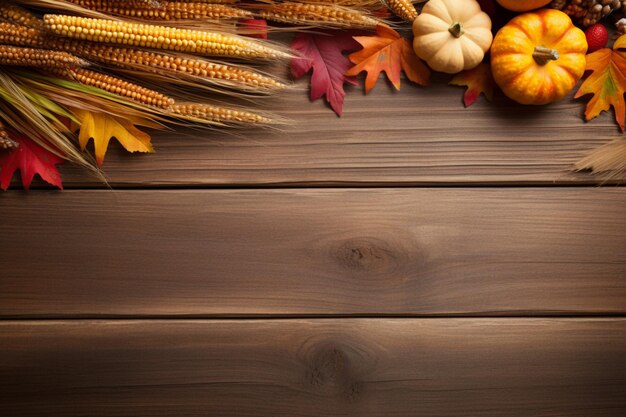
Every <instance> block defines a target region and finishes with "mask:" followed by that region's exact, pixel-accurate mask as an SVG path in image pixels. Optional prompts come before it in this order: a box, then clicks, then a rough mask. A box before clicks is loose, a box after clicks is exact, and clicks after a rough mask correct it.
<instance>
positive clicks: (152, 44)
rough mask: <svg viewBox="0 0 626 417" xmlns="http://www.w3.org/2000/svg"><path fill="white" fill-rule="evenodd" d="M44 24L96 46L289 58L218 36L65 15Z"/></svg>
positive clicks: (259, 45)
mask: <svg viewBox="0 0 626 417" xmlns="http://www.w3.org/2000/svg"><path fill="white" fill-rule="evenodd" d="M44 24H45V28H46V29H47V30H48V31H50V32H51V33H54V34H55V35H58V36H63V37H69V38H73V39H81V40H88V41H94V42H104V43H114V44H121V45H128V46H139V47H144V48H153V49H164V50H173V51H179V52H186V53H192V54H200V55H213V56H229V57H235V58H248V59H252V58H262V59H277V58H288V57H289V55H288V54H287V53H285V52H282V51H280V50H277V49H274V48H271V47H269V46H267V45H264V44H263V43H260V42H257V41H253V40H250V39H245V38H242V37H239V36H235V35H228V34H221V33H216V32H205V31H199V30H191V29H180V28H174V27H168V26H156V25H147V24H140V23H129V22H122V21H114V20H108V19H91V18H84V17H76V16H65V15H45V16H44Z"/></svg>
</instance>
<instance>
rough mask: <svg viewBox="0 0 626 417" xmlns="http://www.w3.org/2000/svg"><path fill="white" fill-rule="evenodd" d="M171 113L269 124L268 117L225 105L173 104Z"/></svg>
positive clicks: (224, 122) (196, 118)
mask: <svg viewBox="0 0 626 417" xmlns="http://www.w3.org/2000/svg"><path fill="white" fill-rule="evenodd" d="M171 111H172V114H174V115H176V116H183V117H185V118H189V119H192V120H194V119H195V120H201V121H204V122H215V123H220V124H232V123H236V124H238V123H246V124H271V123H272V120H271V119H270V118H268V117H265V116H261V115H259V114H256V113H252V112H248V111H245V110H237V109H230V108H226V107H219V106H212V105H208V104H196V103H191V104H175V105H174V106H172V109H171Z"/></svg>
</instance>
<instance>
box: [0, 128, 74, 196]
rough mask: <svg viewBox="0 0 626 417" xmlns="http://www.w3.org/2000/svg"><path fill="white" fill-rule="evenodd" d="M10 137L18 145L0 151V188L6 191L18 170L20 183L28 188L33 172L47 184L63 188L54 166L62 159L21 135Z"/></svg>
mask: <svg viewBox="0 0 626 417" xmlns="http://www.w3.org/2000/svg"><path fill="white" fill-rule="evenodd" d="M11 139H13V140H14V141H16V142H18V143H19V144H20V146H19V147H18V148H16V149H13V150H11V151H6V152H0V188H2V189H3V190H4V191H6V190H7V189H8V188H9V185H11V178H12V177H13V174H14V173H15V171H17V170H19V171H20V173H21V176H22V185H23V186H24V189H26V190H28V189H29V188H30V184H31V182H32V181H33V177H34V176H35V174H39V176H40V177H41V178H42V179H43V180H44V181H46V182H47V183H48V184H51V185H54V186H56V187H58V188H60V189H63V184H62V183H61V175H60V174H59V171H58V170H57V168H56V166H55V165H56V164H60V163H61V162H63V161H64V160H63V159H62V158H60V157H58V156H56V155H55V154H53V153H51V152H49V151H47V150H46V149H44V148H42V147H41V146H39V145H37V144H36V143H35V142H33V141H32V140H30V139H28V138H27V137H25V136H21V135H11Z"/></svg>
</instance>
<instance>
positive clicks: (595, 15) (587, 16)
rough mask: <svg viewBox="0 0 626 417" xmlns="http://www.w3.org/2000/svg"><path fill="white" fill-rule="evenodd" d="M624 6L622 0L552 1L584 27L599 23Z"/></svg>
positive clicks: (553, 6) (555, 6)
mask: <svg viewBox="0 0 626 417" xmlns="http://www.w3.org/2000/svg"><path fill="white" fill-rule="evenodd" d="M622 6H623V1H622V0H553V1H552V3H550V7H552V8H553V9H558V10H562V11H563V12H565V13H567V14H568V15H569V16H570V17H571V18H572V20H574V21H576V23H578V24H579V25H581V26H584V27H587V26H591V25H593V24H595V23H597V22H598V21H599V20H600V19H604V18H605V17H607V16H608V15H609V14H611V13H612V12H614V11H616V10H620V9H621V8H622Z"/></svg>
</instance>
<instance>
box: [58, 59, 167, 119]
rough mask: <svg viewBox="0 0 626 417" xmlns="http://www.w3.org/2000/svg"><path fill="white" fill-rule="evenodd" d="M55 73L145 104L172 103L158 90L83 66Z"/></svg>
mask: <svg viewBox="0 0 626 417" xmlns="http://www.w3.org/2000/svg"><path fill="white" fill-rule="evenodd" d="M57 74H59V75H62V76H65V77H66V78H71V79H73V80H75V81H77V82H79V83H81V84H84V85H88V86H91V87H97V88H99V89H101V90H105V91H108V92H109V93H113V94H117V95H118V96H121V97H126V98H129V99H131V100H134V101H136V102H138V103H141V104H145V105H147V106H154V107H160V108H163V109H166V108H169V107H171V106H172V105H173V104H174V99H173V98H171V97H168V96H166V95H164V94H161V93H159V92H158V91H154V90H151V89H149V88H145V87H142V86H140V85H137V84H133V83H130V82H128V81H124V80H122V79H120V78H117V77H113V76H110V75H106V74H101V73H99V72H95V71H91V70H87V69H84V68H69V69H65V70H63V71H59V72H57Z"/></svg>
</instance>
